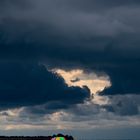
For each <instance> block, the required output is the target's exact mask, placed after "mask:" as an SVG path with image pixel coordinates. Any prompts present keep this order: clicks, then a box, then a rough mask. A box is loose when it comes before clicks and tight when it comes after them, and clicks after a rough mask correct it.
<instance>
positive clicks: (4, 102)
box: [0, 63, 90, 109]
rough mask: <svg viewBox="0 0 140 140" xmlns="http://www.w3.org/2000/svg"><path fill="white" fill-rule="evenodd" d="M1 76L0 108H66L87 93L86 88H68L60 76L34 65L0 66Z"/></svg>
mask: <svg viewBox="0 0 140 140" xmlns="http://www.w3.org/2000/svg"><path fill="white" fill-rule="evenodd" d="M0 77H1V78H0V107H1V109H8V108H14V107H21V106H30V105H39V104H43V103H47V102H54V103H55V102H56V103H57V102H58V103H57V104H56V105H58V104H60V107H62V106H63V107H65V106H66V107H68V106H69V105H72V104H77V103H82V102H83V101H84V100H85V99H86V98H89V94H90V93H89V91H88V90H87V89H86V88H85V89H81V88H79V87H68V86H67V85H66V84H65V82H64V80H63V79H62V78H61V77H60V76H58V75H57V74H54V73H52V72H49V71H48V70H47V69H46V68H45V67H44V66H42V65H37V64H19V63H0ZM54 107H55V106H52V107H49V108H54Z"/></svg>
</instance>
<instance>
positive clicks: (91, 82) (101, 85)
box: [53, 69, 111, 104]
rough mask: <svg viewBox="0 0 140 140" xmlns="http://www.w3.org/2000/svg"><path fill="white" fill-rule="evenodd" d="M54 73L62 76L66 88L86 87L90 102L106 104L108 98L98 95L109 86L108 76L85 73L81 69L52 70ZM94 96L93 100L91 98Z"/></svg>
mask: <svg viewBox="0 0 140 140" xmlns="http://www.w3.org/2000/svg"><path fill="white" fill-rule="evenodd" d="M53 71H54V72H56V73H57V74H59V75H60V76H62V77H63V78H64V80H65V82H66V83H67V84H68V86H79V87H81V88H83V86H87V87H88V88H89V89H90V92H91V100H92V101H93V102H94V103H96V104H107V103H108V97H105V96H104V97H101V96H99V95H98V93H100V92H101V91H103V90H104V89H105V88H106V87H110V86H111V82H110V79H109V76H108V75H105V74H104V75H101V76H100V75H97V74H96V73H95V72H88V73H87V72H85V71H84V70H82V69H74V70H69V71H66V70H63V69H54V70H53ZM93 96H94V98H93Z"/></svg>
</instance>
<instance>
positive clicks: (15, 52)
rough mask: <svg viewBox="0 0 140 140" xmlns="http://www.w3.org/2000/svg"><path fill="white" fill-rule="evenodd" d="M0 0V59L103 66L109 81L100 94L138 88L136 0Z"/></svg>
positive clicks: (139, 51) (139, 59) (139, 40)
mask: <svg viewBox="0 0 140 140" xmlns="http://www.w3.org/2000/svg"><path fill="white" fill-rule="evenodd" d="M1 2H2V5H3V6H4V9H6V10H3V12H2V13H0V58H1V61H4V60H5V59H6V60H8V61H21V60H25V59H26V60H32V61H37V62H38V61H39V62H42V63H46V64H47V65H50V67H53V68H54V67H64V68H67V67H71V65H72V66H73V65H74V67H83V68H86V69H90V70H97V71H104V72H105V73H107V74H108V75H109V76H110V79H111V82H112V87H111V88H109V89H106V90H105V91H104V93H103V94H127V93H131V94H132V93H133V94H135V93H136V94H139V93H140V88H139V83H140V76H139V71H140V55H139V54H140V48H139V45H140V38H139V35H140V26H139V25H140V19H139V18H138V17H139V13H140V10H139V9H140V5H139V1H138V0H133V1H132V0H127V1H120V0H119V1H113V0H107V1H103V0H100V1H97V0H94V1H91V0H88V1H84V0H81V1H80V0H76V1H64V0H60V1H51V0H48V1H45V0H41V1H37V0H34V1H32V0H31V1H29V5H30V6H31V8H30V7H28V8H27V10H22V9H19V6H22V5H21V2H19V1H13V2H11V1H5V2H4V1H1ZM8 5H14V8H13V7H11V8H10V9H9V8H8ZM24 5H26V6H27V5H28V3H27V1H26V2H25V4H24ZM16 7H17V8H16ZM23 8H24V6H23Z"/></svg>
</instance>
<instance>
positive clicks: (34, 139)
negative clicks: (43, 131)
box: [0, 134, 74, 140]
mask: <svg viewBox="0 0 140 140" xmlns="http://www.w3.org/2000/svg"><path fill="white" fill-rule="evenodd" d="M55 137H64V138H65V140H74V138H73V137H72V136H69V135H62V134H57V135H53V136H9V137H8V136H0V140H51V139H52V138H55Z"/></svg>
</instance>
